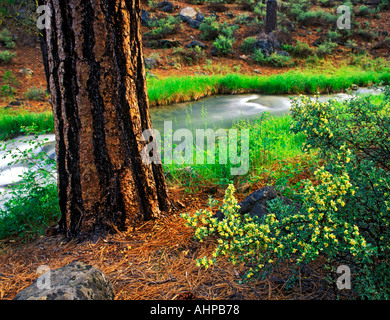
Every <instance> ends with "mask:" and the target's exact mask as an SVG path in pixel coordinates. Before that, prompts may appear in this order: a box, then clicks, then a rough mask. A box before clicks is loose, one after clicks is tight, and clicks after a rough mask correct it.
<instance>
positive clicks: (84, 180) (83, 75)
mask: <svg viewBox="0 0 390 320" xmlns="http://www.w3.org/2000/svg"><path fill="white" fill-rule="evenodd" d="M46 4H47V5H49V6H50V7H51V12H52V18H51V27H50V29H48V30H47V47H48V54H49V67H50V70H51V74H50V89H51V100H52V106H53V113H54V122H55V132H56V153H57V171H58V193H59V204H60V209H61V213H62V218H61V220H60V229H61V230H62V232H63V233H65V234H66V235H67V236H68V237H71V238H81V239H84V238H93V239H96V238H97V237H100V236H104V235H106V234H107V232H111V231H115V230H118V229H119V230H124V229H126V227H128V226H129V225H131V224H133V223H134V222H135V221H137V220H140V219H141V220H147V219H152V218H156V217H158V216H159V215H160V214H161V212H162V211H169V205H170V204H169V201H168V192H167V187H166V183H165V178H164V174H163V171H162V166H161V165H154V164H153V165H146V164H144V163H143V162H142V160H141V150H142V149H143V148H144V146H145V143H146V142H141V135H142V132H143V131H144V130H146V129H150V128H151V121H150V115H149V101H148V96H147V91H146V80H145V68H144V62H143V54H142V42H141V34H140V23H139V20H140V19H139V18H140V8H139V0H126V1H125V0H68V1H61V0H46Z"/></svg>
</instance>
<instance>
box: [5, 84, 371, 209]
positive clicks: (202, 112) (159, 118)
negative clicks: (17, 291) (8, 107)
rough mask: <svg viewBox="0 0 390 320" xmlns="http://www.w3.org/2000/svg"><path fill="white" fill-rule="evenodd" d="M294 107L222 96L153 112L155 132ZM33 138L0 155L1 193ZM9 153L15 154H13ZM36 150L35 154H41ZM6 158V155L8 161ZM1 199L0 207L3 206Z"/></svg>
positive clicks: (254, 97)
mask: <svg viewBox="0 0 390 320" xmlns="http://www.w3.org/2000/svg"><path fill="white" fill-rule="evenodd" d="M356 93H357V94H364V93H375V91H374V90H372V89H366V88H359V89H358V90H357V91H356ZM349 97H350V95H348V94H343V93H339V94H333V95H321V96H320V100H327V99H331V98H335V99H339V100H344V99H348V98H349ZM290 107H291V103H290V97H289V96H286V95H285V96H283V95H278V96H276V95H260V94H244V95H218V96H212V97H209V98H205V99H201V100H199V101H196V102H188V103H179V104H174V105H170V106H165V107H155V108H151V110H150V113H151V118H152V124H153V128H154V129H155V130H159V132H160V133H161V134H163V133H164V122H166V121H172V128H173V130H176V129H178V128H188V127H190V128H193V129H197V128H204V127H207V128H214V129H219V128H225V129H228V128H231V126H232V124H233V123H234V122H236V121H238V120H240V119H246V120H252V119H254V118H256V117H257V116H259V115H260V114H261V113H262V112H265V111H268V112H269V113H270V114H272V115H275V116H277V115H283V114H287V113H289V111H290ZM32 138H33V137H18V138H16V139H14V140H15V142H13V143H9V145H8V146H7V148H6V149H5V150H1V151H0V191H4V189H5V188H6V187H7V186H10V185H12V184H15V183H18V181H20V175H21V174H22V173H23V172H25V171H26V170H27V169H28V168H27V166H26V165H25V164H21V163H19V164H14V165H9V163H10V162H11V160H12V155H15V154H17V153H18V152H19V151H20V150H26V149H27V148H29V146H28V144H26V143H23V142H22V141H23V140H26V139H32ZM39 139H48V140H47V141H45V142H44V144H43V148H44V151H45V152H46V153H47V154H48V155H49V156H51V157H53V158H55V136H54V134H49V135H43V136H40V137H39ZM8 151H11V152H10V153H9V152H8ZM38 151H39V150H36V151H35V152H38ZM4 155H6V156H5V157H4ZM1 201H2V200H1V198H0V203H1Z"/></svg>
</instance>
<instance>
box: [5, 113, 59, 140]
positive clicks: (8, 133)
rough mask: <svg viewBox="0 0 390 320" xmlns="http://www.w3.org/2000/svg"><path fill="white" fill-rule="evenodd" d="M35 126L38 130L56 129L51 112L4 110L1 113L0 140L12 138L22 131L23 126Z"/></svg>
mask: <svg viewBox="0 0 390 320" xmlns="http://www.w3.org/2000/svg"><path fill="white" fill-rule="evenodd" d="M30 126H35V127H36V130H37V131H43V130H50V131H52V130H53V129H54V121H53V115H52V113H51V112H44V113H33V112H23V113H17V112H15V111H12V112H8V111H4V112H1V113H0V140H4V139H9V138H12V137H14V136H16V135H18V134H20V133H21V127H30Z"/></svg>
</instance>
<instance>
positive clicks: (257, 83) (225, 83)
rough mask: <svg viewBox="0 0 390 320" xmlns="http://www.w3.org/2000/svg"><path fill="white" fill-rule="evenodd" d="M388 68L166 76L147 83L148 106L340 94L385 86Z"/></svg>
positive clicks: (388, 75)
mask: <svg viewBox="0 0 390 320" xmlns="http://www.w3.org/2000/svg"><path fill="white" fill-rule="evenodd" d="M389 71H390V69H389V68H388V67H386V68H383V69H381V70H379V71H369V70H367V71H364V70H361V69H359V68H353V67H345V68H340V69H338V70H337V71H335V72H333V73H326V72H319V71H315V70H298V69H297V70H291V71H288V72H285V73H282V74H276V75H271V76H248V75H241V74H227V75H210V76H185V77H169V78H162V79H155V78H151V79H149V80H148V93H149V100H150V104H151V105H152V106H155V105H167V104H171V103H178V102H185V101H193V100H198V99H200V98H203V97H207V96H210V95H213V94H235V93H263V94H315V93H317V92H318V93H335V92H343V91H345V90H346V89H348V88H351V86H352V85H353V84H356V85H358V86H368V85H371V84H379V83H381V82H382V83H384V84H389V83H390V72H389Z"/></svg>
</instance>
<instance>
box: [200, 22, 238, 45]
mask: <svg viewBox="0 0 390 320" xmlns="http://www.w3.org/2000/svg"><path fill="white" fill-rule="evenodd" d="M237 28H238V26H229V24H228V23H227V22H224V23H219V22H218V21H217V20H216V18H215V17H214V16H209V17H206V18H204V20H203V22H202V23H201V24H200V26H199V30H200V31H201V38H202V39H204V40H215V39H217V38H218V37H219V36H220V35H223V36H225V37H227V38H233V33H234V31H235V30H237Z"/></svg>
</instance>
